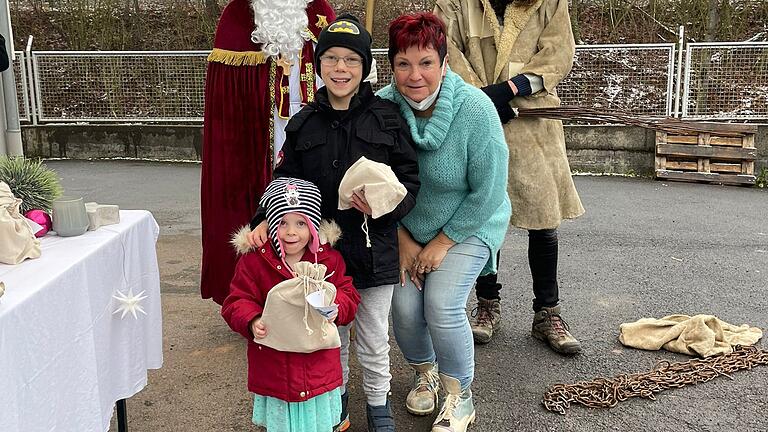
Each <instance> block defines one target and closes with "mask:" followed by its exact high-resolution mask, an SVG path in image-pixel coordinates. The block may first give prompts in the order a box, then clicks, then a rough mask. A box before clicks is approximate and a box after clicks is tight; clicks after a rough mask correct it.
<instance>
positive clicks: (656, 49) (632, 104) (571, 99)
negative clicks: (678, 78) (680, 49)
mask: <svg viewBox="0 0 768 432" xmlns="http://www.w3.org/2000/svg"><path fill="white" fill-rule="evenodd" d="M674 68H675V45H674V44H643V45H579V46H577V47H576V56H575V59H574V62H573V68H572V69H571V73H569V74H568V75H567V76H566V77H565V79H564V80H563V81H562V82H561V83H560V84H559V85H558V86H557V94H558V96H560V100H561V101H562V104H563V105H564V106H588V107H591V108H596V109H600V110H605V111H612V110H621V111H626V112H630V113H633V114H638V115H648V116H668V115H670V114H671V113H672V101H673V99H674V92H673V84H674Z"/></svg>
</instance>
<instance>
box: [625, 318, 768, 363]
mask: <svg viewBox="0 0 768 432" xmlns="http://www.w3.org/2000/svg"><path fill="white" fill-rule="evenodd" d="M619 331H620V333H621V334H620V335H619V341H620V342H621V343H622V344H624V345H626V346H628V347H632V348H640V349H644V350H658V349H661V348H663V349H665V350H667V351H672V352H676V353H681V354H687V355H692V356H700V357H710V356H713V355H722V354H729V353H731V352H733V346H735V345H754V344H755V343H757V341H758V340H760V338H761V337H763V332H762V330H760V329H759V328H756V327H750V326H749V325H747V324H743V325H741V326H735V325H732V324H728V323H727V322H725V321H721V320H720V319H718V318H717V317H715V316H712V315H694V316H688V315H669V316H665V317H664V318H661V319H656V318H643V319H640V320H638V321H635V322H632V323H624V324H622V325H621V326H620V327H619Z"/></svg>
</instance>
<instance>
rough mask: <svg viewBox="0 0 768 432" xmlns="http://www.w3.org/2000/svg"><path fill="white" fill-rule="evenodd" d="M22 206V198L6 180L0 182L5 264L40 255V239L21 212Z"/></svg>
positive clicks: (0, 254)
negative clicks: (19, 197)
mask: <svg viewBox="0 0 768 432" xmlns="http://www.w3.org/2000/svg"><path fill="white" fill-rule="evenodd" d="M20 207H21V200H20V199H18V198H16V197H15V196H14V195H13V192H11V188H10V187H9V186H8V185H7V184H6V183H5V182H0V263H3V264H19V263H20V262H22V261H24V260H25V259H27V258H38V257H39V256H40V240H38V239H37V238H35V234H34V233H33V232H32V228H31V227H30V226H29V224H28V223H27V219H26V218H25V217H24V216H23V215H22V214H21V213H20V212H19V208H20Z"/></svg>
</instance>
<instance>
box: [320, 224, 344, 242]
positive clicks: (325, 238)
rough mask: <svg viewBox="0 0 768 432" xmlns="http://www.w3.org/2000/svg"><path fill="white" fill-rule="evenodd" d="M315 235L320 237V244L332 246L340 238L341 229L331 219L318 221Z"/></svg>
mask: <svg viewBox="0 0 768 432" xmlns="http://www.w3.org/2000/svg"><path fill="white" fill-rule="evenodd" d="M317 235H319V236H320V244H325V243H328V244H330V245H331V246H333V245H335V244H336V242H337V241H338V240H339V239H340V238H341V227H339V225H338V224H337V223H336V221H334V220H333V219H323V220H321V221H320V228H319V229H318V230H317Z"/></svg>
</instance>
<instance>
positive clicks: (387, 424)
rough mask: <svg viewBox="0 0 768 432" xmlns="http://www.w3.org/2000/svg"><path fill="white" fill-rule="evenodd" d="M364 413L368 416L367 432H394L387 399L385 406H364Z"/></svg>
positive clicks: (393, 421)
mask: <svg viewBox="0 0 768 432" xmlns="http://www.w3.org/2000/svg"><path fill="white" fill-rule="evenodd" d="M365 413H366V414H367V416H368V432H395V419H394V417H392V410H391V409H390V407H389V399H387V403H386V405H381V406H370V405H368V404H366V405H365Z"/></svg>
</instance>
